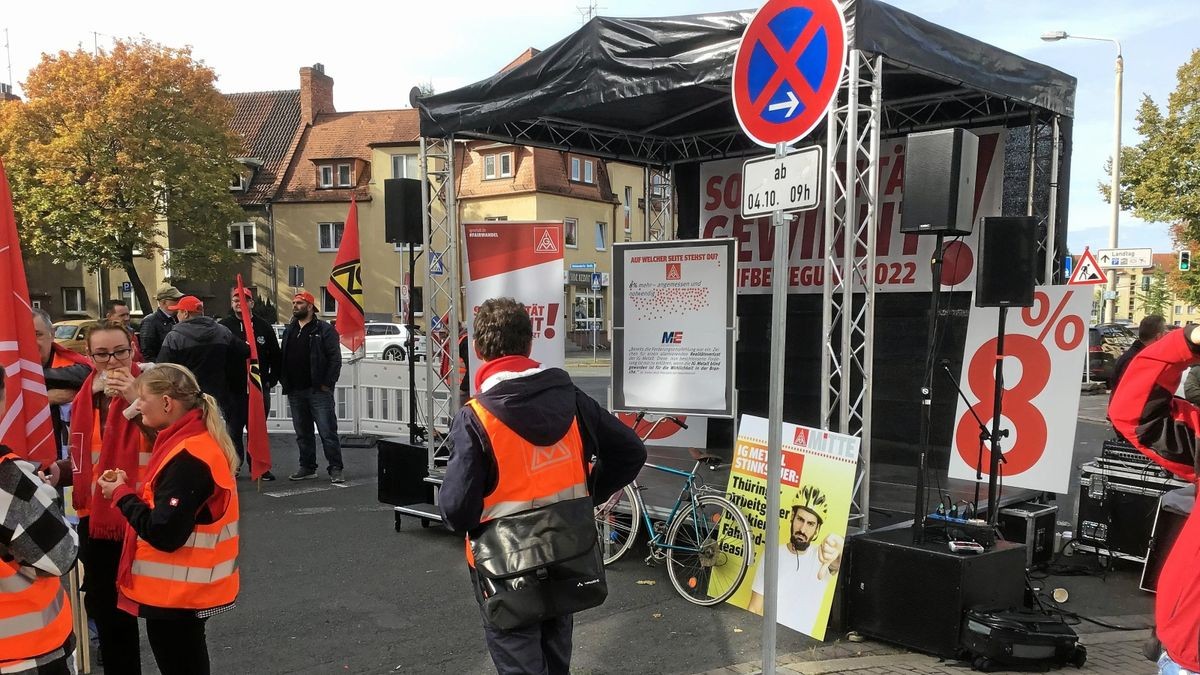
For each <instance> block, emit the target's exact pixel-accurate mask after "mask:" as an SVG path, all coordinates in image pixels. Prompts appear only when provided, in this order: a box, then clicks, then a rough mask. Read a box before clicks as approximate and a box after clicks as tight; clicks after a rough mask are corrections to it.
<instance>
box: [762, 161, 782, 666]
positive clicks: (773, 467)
mask: <svg viewBox="0 0 1200 675" xmlns="http://www.w3.org/2000/svg"><path fill="white" fill-rule="evenodd" d="M786 156H787V145H786V144H784V143H777V144H776V145H775V159H779V160H782V159H783V158H784V157H786ZM771 225H772V227H774V229H775V252H774V253H773V254H772V255H773V257H772V258H771V318H772V321H771V392H770V398H769V399H768V404H767V408H768V410H769V420H770V421H769V424H768V427H767V429H768V430H767V527H766V529H765V530H764V532H766V533H767V535H768V536H767V537H765V543H764V544H763V556H764V557H763V568H762V570H763V574H765V575H766V577H764V578H766V579H777V578H778V574H779V546H778V545H777V544H776V543H775V542H777V541H778V532H779V488H778V486H779V484H780V474H781V473H783V364H784V359H783V353H784V340H785V339H786V337H787V295H788V286H787V284H788V251H789V247H788V231H787V227H785V221H784V218H783V211H775V212H774V213H772V214H771ZM778 604H779V600H778V593H774V592H767V593H764V594H763V633H762V634H763V658H762V664H763V675H774V673H775V619H776V617H777V615H778V613H779V607H778Z"/></svg>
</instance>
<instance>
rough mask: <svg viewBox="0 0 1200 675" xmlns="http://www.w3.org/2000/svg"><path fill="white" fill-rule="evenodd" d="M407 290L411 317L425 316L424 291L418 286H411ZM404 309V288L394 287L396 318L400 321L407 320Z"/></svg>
mask: <svg viewBox="0 0 1200 675" xmlns="http://www.w3.org/2000/svg"><path fill="white" fill-rule="evenodd" d="M408 290H409V295H408V297H409V300H410V301H411V302H412V312H413V316H414V317H417V316H425V292H424V291H425V289H423V288H422V287H420V286H413V287H411V288H409V289H408ZM404 310H405V307H404V288H403V287H401V286H397V287H396V316H398V317H400V318H401V319H407V318H408V316H407V315H406V314H405V311H404Z"/></svg>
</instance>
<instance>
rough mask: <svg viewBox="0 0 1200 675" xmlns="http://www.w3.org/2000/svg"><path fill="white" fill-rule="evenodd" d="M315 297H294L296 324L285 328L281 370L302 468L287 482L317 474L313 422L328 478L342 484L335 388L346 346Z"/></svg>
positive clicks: (306, 293)
mask: <svg viewBox="0 0 1200 675" xmlns="http://www.w3.org/2000/svg"><path fill="white" fill-rule="evenodd" d="M316 304H317V299H316V298H314V297H313V294H312V293H309V292H308V291H300V292H299V293H297V294H296V295H295V296H294V297H293V298H292V322H291V323H289V324H288V326H287V328H285V329H284V330H283V342H282V344H281V345H280V352H281V353H282V358H281V359H280V362H281V364H282V367H281V369H280V371H279V374H280V379H279V382H280V384H282V385H283V393H284V394H286V395H287V398H288V409H289V410H290V411H291V413H292V428H293V429H295V430H296V446H297V448H298V449H299V451H300V469H299V470H298V471H296V473H294V474H292V475H290V476H288V480H309V479H313V478H316V477H317V445H316V441H315V439H314V438H313V424H314V423H315V424H316V427H317V433H318V434H319V435H320V436H321V448H322V449H323V450H324V451H325V461H326V462H327V463H328V465H329V482H330V483H344V482H346V479H345V478H343V477H342V468H343V467H342V446H341V443H340V441H339V440H338V433H337V411H336V409H335V405H334V399H333V390H334V387H336V386H337V381H338V376H340V375H341V374H342V350H341V348H340V347H339V346H338V334H337V331H336V330H334V328H333V326H330V325H329V323H328V322H326V321H322V320H321V319H320V318H318V317H317V308H316Z"/></svg>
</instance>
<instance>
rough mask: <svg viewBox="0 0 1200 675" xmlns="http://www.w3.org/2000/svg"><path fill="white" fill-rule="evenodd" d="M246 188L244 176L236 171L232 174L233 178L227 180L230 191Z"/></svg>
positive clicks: (239, 190)
mask: <svg viewBox="0 0 1200 675" xmlns="http://www.w3.org/2000/svg"><path fill="white" fill-rule="evenodd" d="M245 189H246V176H245V174H243V173H241V172H238V173H235V174H233V178H232V179H231V180H230V181H229V191H230V192H241V191H242V190H245Z"/></svg>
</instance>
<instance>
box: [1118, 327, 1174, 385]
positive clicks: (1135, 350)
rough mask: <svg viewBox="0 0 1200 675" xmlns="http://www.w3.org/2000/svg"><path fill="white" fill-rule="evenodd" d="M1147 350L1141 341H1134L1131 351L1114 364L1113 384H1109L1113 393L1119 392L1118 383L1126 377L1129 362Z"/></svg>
mask: <svg viewBox="0 0 1200 675" xmlns="http://www.w3.org/2000/svg"><path fill="white" fill-rule="evenodd" d="M1145 348H1146V344H1145V343H1144V342H1142V341H1141V340H1140V339H1138V340H1134V341H1133V344H1132V345H1130V346H1129V349H1126V350H1125V353H1124V354H1121V356H1120V357H1118V358H1117V362H1116V363H1114V364H1113V376H1112V383H1110V384H1109V389H1110V390H1111V391H1114V392H1115V391H1116V390H1117V383H1118V382H1120V381H1121V378H1122V377H1123V376H1124V375H1125V369H1126V368H1128V367H1129V362H1130V361H1132V360H1133V357H1135V356H1137V355H1138V354H1139V353H1141V351H1142V350H1143V349H1145ZM1172 393H1174V392H1172Z"/></svg>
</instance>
